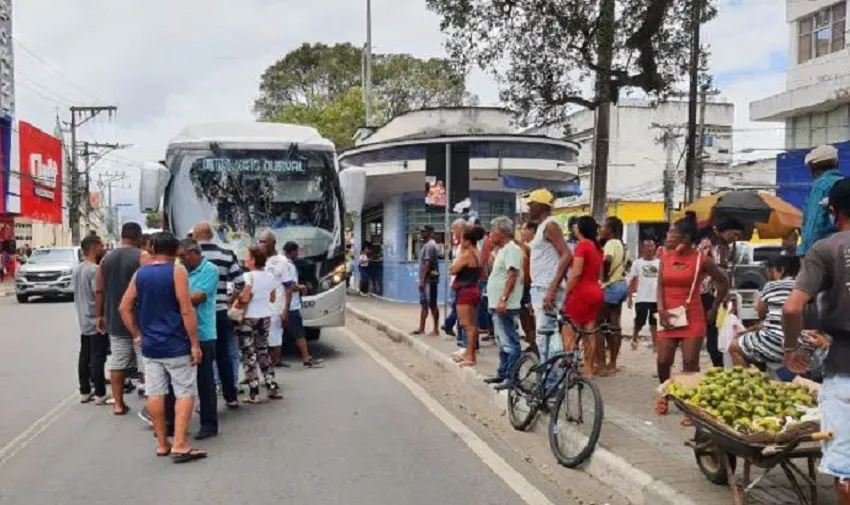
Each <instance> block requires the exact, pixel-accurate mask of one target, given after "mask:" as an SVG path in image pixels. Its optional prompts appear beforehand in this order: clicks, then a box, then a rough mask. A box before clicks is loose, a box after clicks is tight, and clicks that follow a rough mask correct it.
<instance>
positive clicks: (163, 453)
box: [156, 448, 171, 458]
mask: <svg viewBox="0 0 850 505" xmlns="http://www.w3.org/2000/svg"><path fill="white" fill-rule="evenodd" d="M166 456H171V449H170V448H169V449H168V451H166V452H159V451H156V457H157V458H164V457H166Z"/></svg>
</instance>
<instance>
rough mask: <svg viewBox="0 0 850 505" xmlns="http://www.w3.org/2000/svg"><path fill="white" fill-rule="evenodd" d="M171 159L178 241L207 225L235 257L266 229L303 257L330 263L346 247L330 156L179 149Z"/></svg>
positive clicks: (169, 198)
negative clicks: (295, 247) (342, 240)
mask: <svg viewBox="0 0 850 505" xmlns="http://www.w3.org/2000/svg"><path fill="white" fill-rule="evenodd" d="M171 154H172V156H171V157H170V158H171V159H170V160H169V167H170V168H171V172H172V176H171V182H170V184H169V188H168V189H167V190H166V211H167V213H168V218H169V221H170V223H171V225H172V227H173V231H174V232H175V233H177V234H178V236H185V235H186V234H187V233H189V231H191V228H192V227H193V226H194V225H195V224H197V223H199V222H201V221H210V222H211V223H212V224H213V227H214V228H215V230H216V233H217V235H218V240H219V241H220V242H221V243H222V244H223V245H226V246H228V247H231V248H232V249H234V250H237V253H238V254H242V251H243V250H244V248H246V247H247V246H248V245H249V244H251V243H256V241H257V238H258V236H259V234H260V233H261V232H262V231H263V230H265V229H270V230H271V231H272V232H274V234H275V235H276V237H277V244H278V247H279V248H280V247H282V246H283V244H285V243H286V242H288V241H293V242H296V243H297V244H298V245H299V246H300V248H301V256H302V257H312V256H320V255H321V256H325V257H327V256H329V255H330V254H333V249H334V248H335V247H339V246H340V245H341V243H340V239H339V238H338V236H339V235H341V232H342V231H341V230H342V222H341V217H340V215H341V208H340V205H339V195H340V193H339V187H338V183H337V179H336V177H337V174H336V170H335V168H334V159H333V153H332V152H329V151H299V150H297V149H289V150H276V151H257V150H227V151H221V150H220V149H216V150H215V152H213V150H212V149H211V150H208V151H207V150H197V149H192V150H186V151H185V152H180V150H179V149H177V150H175V152H173V153H171Z"/></svg>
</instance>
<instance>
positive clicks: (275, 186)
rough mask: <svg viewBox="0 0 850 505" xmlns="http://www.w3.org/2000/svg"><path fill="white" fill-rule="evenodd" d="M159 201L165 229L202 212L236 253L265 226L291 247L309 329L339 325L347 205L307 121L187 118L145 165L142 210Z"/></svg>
mask: <svg viewBox="0 0 850 505" xmlns="http://www.w3.org/2000/svg"><path fill="white" fill-rule="evenodd" d="M160 202H162V206H163V228H165V229H167V230H170V231H172V232H173V233H174V234H176V235H177V236H178V237H180V238H182V237H185V236H186V235H187V234H188V233H189V232H190V231H191V230H192V227H193V226H195V225H196V224H197V223H199V222H201V221H208V222H210V223H212V224H213V227H214V228H215V231H216V235H217V237H216V240H217V242H218V243H219V244H221V245H223V246H225V247H228V248H230V249H232V250H233V251H234V252H236V254H237V256H238V257H239V259H240V260H242V259H243V258H244V256H245V249H246V248H247V247H248V246H249V245H250V244H252V243H253V244H256V243H257V238H258V236H259V234H260V233H261V232H262V231H263V230H266V229H268V230H271V231H272V232H273V233H274V234H275V235H276V237H277V246H278V249H281V248H283V245H284V244H285V243H286V242H289V241H292V242H295V243H297V244H298V246H299V250H300V251H299V252H300V253H299V259H298V261H297V262H296V266H297V267H298V273H299V278H300V282H301V283H302V284H305V285H307V286H308V288H309V292H308V294H307V295H305V296H303V297H302V304H303V306H302V311H301V312H302V316H303V319H304V325H305V326H306V327H307V337H308V338H310V339H316V338H318V337H319V332H320V328H323V327H326V326H341V325H343V324H345V239H344V226H343V223H344V213H345V205H344V201H343V194H342V190H341V188H340V182H339V175H338V169H337V163H336V152H335V150H334V145H333V143H332V142H331V141H329V140H327V139H325V138H323V137H322V136H321V135H319V133H318V131H316V130H315V129H314V128H308V127H304V126H294V125H286V124H276V123H215V124H198V125H193V126H189V127H187V128H186V129H184V130H183V131H182V132H181V133H180V134H179V135H178V136H177V137H175V138H174V139H173V140H172V141H171V142H170V143H169V145H168V151H167V153H166V159H165V161H164V162H163V163H160V164H150V165H147V166H146V167H145V168H144V169H143V175H142V184H141V187H140V203H141V210H142V211H143V212H154V211H156V210H158V209H159V205H160Z"/></svg>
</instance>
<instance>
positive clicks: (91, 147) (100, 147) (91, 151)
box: [80, 142, 130, 217]
mask: <svg viewBox="0 0 850 505" xmlns="http://www.w3.org/2000/svg"><path fill="white" fill-rule="evenodd" d="M128 147H130V144H105V143H101V142H83V150H82V152H81V153H80V156H82V157H83V160H84V165H85V182H84V187H83V189H82V191H83V193H84V194H85V199H86V201H85V208H86V217H88V216H89V214H91V199H90V196H91V186H90V185H89V184H90V180H91V169H92V167H93V166H94V165H95V164H96V163H97V162H98V161H100V159H101V158H103V157H104V156H106V155H107V154H109V153H110V152H112V151H116V150H118V149H126V148H128ZM95 150H97V151H95ZM92 158H94V160H92Z"/></svg>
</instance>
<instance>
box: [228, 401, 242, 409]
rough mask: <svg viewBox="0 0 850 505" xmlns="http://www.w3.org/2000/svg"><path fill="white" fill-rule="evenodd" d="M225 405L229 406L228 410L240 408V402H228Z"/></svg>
mask: <svg viewBox="0 0 850 505" xmlns="http://www.w3.org/2000/svg"><path fill="white" fill-rule="evenodd" d="M225 405H226V406H227V408H229V409H231V410H233V409H238V408H239V401H235V402H227V403H225Z"/></svg>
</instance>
